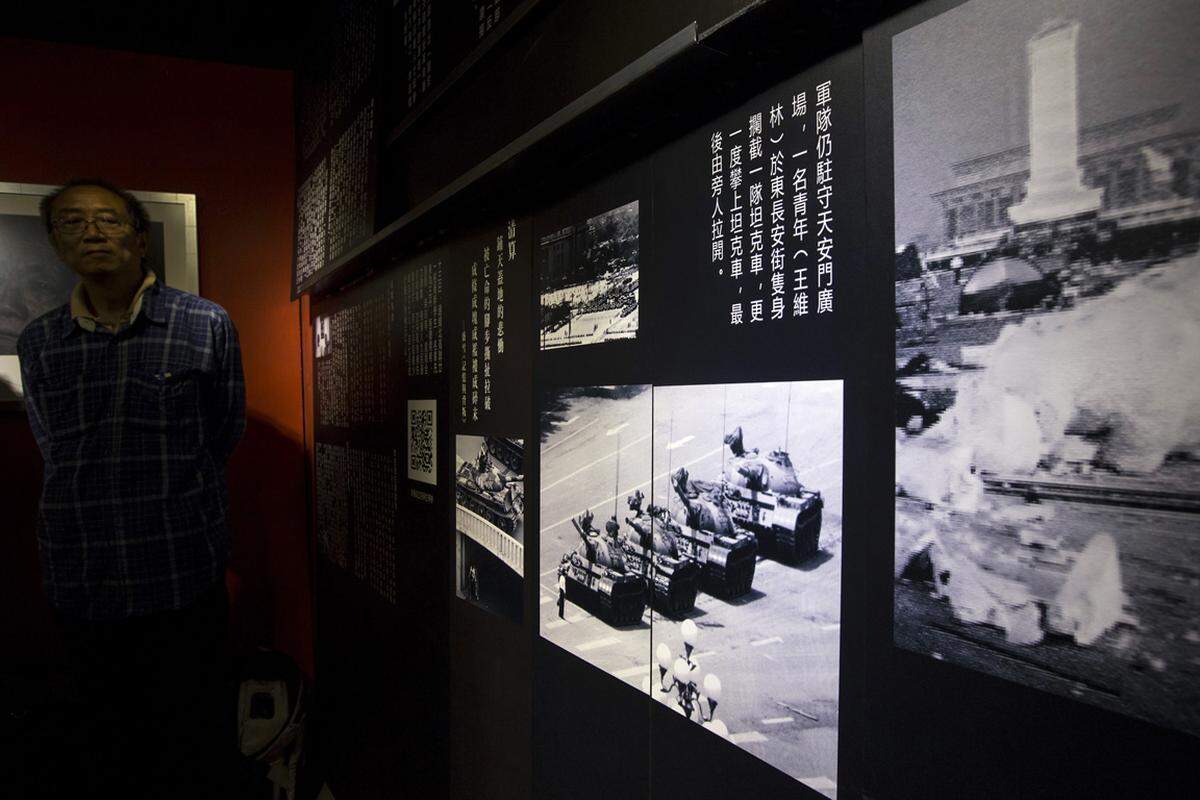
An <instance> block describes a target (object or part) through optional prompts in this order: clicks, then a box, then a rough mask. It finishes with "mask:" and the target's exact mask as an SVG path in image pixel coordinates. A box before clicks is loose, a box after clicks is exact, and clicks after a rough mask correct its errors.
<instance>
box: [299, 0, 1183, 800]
mask: <svg viewBox="0 0 1200 800" xmlns="http://www.w3.org/2000/svg"><path fill="white" fill-rule="evenodd" d="M327 5H328V8H327V9H326V11H325V12H324V16H322V15H321V13H318V14H317V15H316V16H315V19H319V20H321V22H320V24H315V25H314V26H313V31H314V41H313V43H311V44H310V48H311V49H310V52H312V53H320V52H322V50H323V49H324V50H325V51H328V52H332V53H335V54H340V55H338V56H337V57H335V58H333V59H332V63H331V64H330V65H328V66H327V68H324V69H315V70H309V69H308V67H310V66H311V64H310V62H305V64H303V65H302V66H301V68H300V69H298V72H297V107H298V114H297V142H298V147H297V150H298V156H299V157H298V158H297V165H296V166H297V186H298V192H297V208H296V214H297V220H298V224H297V228H296V230H297V246H296V253H297V261H296V272H295V275H294V277H293V285H292V288H293V292H295V293H297V294H309V295H311V297H312V303H313V312H312V316H313V321H314V329H313V336H314V339H313V340H312V341H311V342H308V343H306V347H311V353H312V358H311V360H306V366H308V365H311V373H312V375H313V385H314V392H313V393H314V396H315V402H314V414H313V420H314V428H313V441H314V462H313V474H314V489H315V491H314V496H313V505H314V514H315V526H314V538H315V545H316V548H317V555H316V557H315V563H314V586H315V592H316V595H317V601H318V602H317V616H316V621H315V629H316V657H317V662H318V670H319V672H320V674H321V676H322V684H321V686H320V687H319V692H318V700H319V705H320V710H321V713H322V718H323V721H324V722H325V723H327V724H326V726H325V727H324V735H325V736H327V737H328V738H326V739H325V741H324V744H325V745H327V746H326V747H325V748H324V755H325V757H326V766H327V771H326V774H325V777H326V778H327V780H328V782H329V785H330V787H331V788H332V789H333V790H334V792H335V793H336V794H337V795H338V796H339V797H343V796H344V797H364V798H365V797H374V796H380V795H382V794H386V793H404V792H405V790H415V788H416V787H417V786H424V787H426V791H425V793H426V794H428V795H430V796H433V795H437V796H444V795H446V794H448V795H449V796H451V797H512V798H523V797H575V798H583V797H596V798H609V797H613V796H629V797H644V796H652V797H656V798H664V797H710V796H738V795H746V794H751V795H755V796H759V797H771V798H775V797H815V796H819V795H820V796H826V797H842V798H899V797H914V798H915V797H929V796H945V797H997V798H1001V797H1003V798H1008V797H1055V798H1058V797H1089V798H1092V797H1108V796H1112V797H1131V796H1164V797H1166V796H1190V794H1189V791H1191V790H1187V789H1186V786H1187V785H1194V784H1195V782H1196V779H1195V776H1194V774H1193V773H1194V770H1193V769H1192V768H1191V766H1190V764H1192V763H1194V758H1195V754H1196V747H1197V743H1198V741H1200V740H1197V739H1196V738H1195V733H1196V731H1197V730H1198V729H1200V728H1198V727H1197V726H1198V725H1200V722H1198V717H1197V714H1196V712H1195V709H1197V708H1200V705H1198V704H1197V702H1196V698H1197V691H1198V687H1200V680H1198V679H1197V677H1198V676H1200V673H1198V672H1197V665H1200V655H1198V652H1200V651H1198V650H1197V646H1198V643H1200V634H1197V632H1196V630H1195V625H1194V619H1195V616H1196V608H1197V607H1198V604H1200V592H1198V591H1197V587H1200V579H1197V577H1196V573H1195V569H1194V564H1195V563H1196V559H1197V557H1198V556H1197V549H1196V548H1197V545H1196V542H1197V541H1198V540H1197V539H1196V538H1195V520H1196V517H1195V510H1196V508H1197V507H1198V506H1197V504H1196V494H1195V491H1194V485H1195V483H1194V481H1195V476H1196V475H1197V474H1198V473H1197V470H1198V469H1200V467H1198V466H1197V464H1198V463H1200V456H1198V455H1197V452H1196V449H1195V442H1196V441H1197V440H1198V438H1197V437H1200V433H1197V429H1196V424H1197V420H1200V415H1197V413H1196V407H1197V406H1196V402H1197V398H1196V395H1195V392H1194V387H1190V386H1189V387H1188V388H1187V389H1185V388H1184V387H1183V386H1182V385H1181V384H1180V383H1179V382H1178V375H1179V374H1181V373H1180V372H1179V370H1178V369H1177V368H1173V367H1172V364H1173V363H1178V364H1183V365H1185V366H1184V368H1183V373H1185V374H1191V373H1194V371H1195V370H1190V372H1189V369H1190V368H1189V367H1188V366H1186V365H1192V364H1194V363H1195V359H1196V358H1197V357H1198V353H1200V351H1197V349H1196V347H1195V342H1196V341H1197V340H1196V338H1195V330H1196V329H1195V326H1194V323H1193V320H1194V319H1195V318H1196V308H1197V307H1198V306H1197V304H1198V303H1200V282H1197V281H1196V279H1195V275H1196V271H1195V264H1196V261H1195V259H1196V252H1197V251H1198V250H1200V244H1198V243H1200V181H1198V180H1197V176H1198V175H1200V168H1198V166H1197V158H1198V157H1200V149H1198V147H1197V144H1196V136H1197V133H1196V131H1197V130H1198V127H1197V125H1198V122H1197V120H1198V119H1200V118H1198V117H1197V116H1196V114H1197V111H1196V109H1197V108H1200V104H1198V102H1197V96H1196V91H1195V86H1196V83H1195V81H1194V80H1192V79H1191V78H1192V77H1193V76H1195V75H1196V74H1197V69H1198V62H1197V59H1196V57H1195V56H1194V54H1193V52H1194V48H1190V47H1189V46H1188V45H1187V42H1186V41H1185V39H1186V37H1185V36H1184V34H1183V33H1182V32H1183V31H1184V30H1195V29H1196V25H1197V22H1198V20H1197V17H1196V10H1195V8H1194V5H1192V6H1189V4H1187V3H1185V2H1183V0H1154V2H1148V3H1146V4H1144V5H1143V6H1139V8H1138V9H1136V10H1132V9H1129V8H1127V7H1125V6H1124V5H1123V4H1121V3H1119V2H1116V1H1115V0H1107V1H1106V2H1100V0H994V1H993V0H967V1H966V2H963V0H928V1H927V2H923V3H919V4H918V3H911V2H907V3H905V2H896V3H887V2H876V3H872V2H867V3H824V4H801V3H789V2H784V1H783V0H777V2H762V3H738V2H730V3H725V2H713V3H696V4H687V3H673V2H663V3H655V4H646V3H641V4H638V3H627V2H613V3H600V2H590V1H589V0H578V2H552V1H551V0H546V2H531V1H527V2H524V3H515V4H510V3H501V2H493V1H491V0H487V1H485V0H478V1H477V2H470V3H468V2H465V1H464V2H454V3H452V2H446V3H441V2H438V3H432V2H428V1H427V0H401V1H400V2H396V3H391V4H387V3H373V2H371V0H330V2H329V3H328V4H327ZM914 6H915V7H914ZM471 9H473V10H474V11H476V12H478V20H479V27H478V38H477V39H475V38H474V35H473V33H472V25H471V24H466V25H465V28H464V27H463V26H462V23H463V20H462V19H461V16H462V14H463V13H465V11H467V10H471ZM456 14H458V16H457V17H456V16H455V15H456ZM372 15H374V16H372ZM369 20H374V22H370V21H369ZM466 22H467V23H471V19H470V18H469V16H468V18H467V20H466ZM372 26H373V27H372ZM1189 26H1190V27H1189ZM1149 41H1153V42H1157V43H1160V44H1161V46H1159V47H1155V48H1152V49H1147V48H1143V47H1140V43H1144V42H1149ZM464 42H466V44H464ZM347 43H349V44H351V45H353V47H346V45H347ZM347 54H349V55H347ZM1116 54H1131V55H1130V56H1129V57H1124V56H1117V55H1116ZM343 56H344V57H343ZM356 59H360V61H359V62H356ZM314 63H315V62H314ZM314 111H315V112H316V113H312V112H314ZM364 120H365V122H364ZM303 142H308V143H310V144H311V147H305V146H304V145H303V144H301V143H303ZM743 250H744V252H743ZM743 255H745V259H744V260H743ZM835 276H836V277H835ZM1189 331H1190V332H1189ZM1168 341H1170V342H1174V343H1175V344H1173V345H1167V344H1166V342H1168ZM1175 350H1179V351H1180V352H1179V353H1178V361H1177V362H1176V361H1173V359H1175V358H1176V356H1175V355H1174V353H1175ZM1165 353H1172V355H1170V356H1166V357H1164V354H1165ZM1095 387H1101V388H1095ZM1172 398H1174V399H1178V401H1179V402H1178V403H1177V404H1176V403H1175V402H1174V401H1173V400H1172ZM395 720H402V721H403V724H400V725H397V724H394V721H395ZM414 750H418V751H419V752H421V753H422V754H423V755H424V758H422V759H421V761H420V763H419V764H418V765H415V766H414V767H413V768H411V769H406V768H405V767H404V766H403V762H402V761H401V760H400V759H397V758H394V756H395V755H396V754H400V753H409V752H413V751H414ZM446 784H448V785H446ZM1191 793H1194V792H1191Z"/></svg>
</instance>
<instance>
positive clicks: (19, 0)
mask: <svg viewBox="0 0 1200 800" xmlns="http://www.w3.org/2000/svg"><path fill="white" fill-rule="evenodd" d="M5 6H6V8H5V9H4V13H3V15H2V16H0V35H4V36H13V37H17V38H22V39H39V40H43V41H51V42H63V43H69V44H79V45H88V46H91V47H103V48H107V49H111V50H130V51H133V52H138V53H154V54H157V55H167V56H177V57H180V58H193V59H198V60H201V61H220V62H225V63H229V64H244V65H249V66H256V67H272V68H276V69H291V68H292V67H293V66H294V64H295V53H296V50H297V48H296V42H297V41H298V40H299V39H300V37H301V33H300V31H301V30H302V20H304V19H305V18H306V17H307V9H308V7H309V6H308V4H307V3H304V2H296V1H295V0H292V2H283V0H108V2H105V1H104V0H92V2H81V1H80V0H62V1H59V0H15V1H14V2H9V3H5Z"/></svg>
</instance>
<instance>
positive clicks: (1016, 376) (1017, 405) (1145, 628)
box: [892, 0, 1200, 735]
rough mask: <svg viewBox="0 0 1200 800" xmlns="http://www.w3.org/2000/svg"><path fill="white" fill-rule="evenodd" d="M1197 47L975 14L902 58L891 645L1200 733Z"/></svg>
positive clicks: (1147, 32) (1077, 25)
mask: <svg viewBox="0 0 1200 800" xmlns="http://www.w3.org/2000/svg"><path fill="white" fill-rule="evenodd" d="M1197 29H1200V7H1197V6H1196V5H1195V4H1194V3H1189V2H1183V1H1182V0H1150V2H1146V3H1139V4H1137V5H1135V6H1131V5H1129V4H1124V3H1119V2H1113V1H1112V0H1100V1H1099V2H1091V1H1090V0H1089V1H1088V2H1082V0H1062V1H1060V2H1035V1H1034V0H1001V1H1000V2H983V0H972V2H968V3H965V4H963V5H961V6H959V7H957V8H955V9H953V10H951V11H948V12H946V13H944V14H942V15H940V16H937V17H934V18H933V19H931V20H929V21H927V22H925V23H922V24H920V25H917V26H915V27H913V28H910V29H908V30H906V31H904V32H902V33H900V34H898V35H896V36H895V37H894V38H893V40H892V67H893V123H894V135H895V172H894V189H895V248H896V249H895V270H896V272H895V303H896V306H895V308H896V320H895V322H896V354H895V355H896V361H895V363H896V387H895V396H896V422H895V426H896V486H895V488H896V528H895V537H896V539H895V571H894V575H895V628H894V637H895V642H896V644H897V645H899V646H900V647H903V648H905V649H909V650H913V651H916V652H920V653H924V654H927V655H929V656H931V657H933V658H937V659H939V660H944V661H947V662H950V663H954V664H957V665H960V666H963V667H967V668H970V669H975V670H979V671H982V672H986V673H989V674H992V675H995V676H998V677H1002V678H1005V679H1008V680H1012V681H1016V682H1019V683H1022V684H1025V685H1028V686H1032V687H1035V688H1038V689H1042V690H1045V691H1050V692H1054V693H1056V694H1060V695H1064V696H1067V697H1071V698H1075V699H1079V700H1082V701H1085V702H1089V703H1092V704H1094V705H1098V706H1101V707H1103V708H1107V709H1110V710H1113V711H1117V712H1120V713H1123V714H1127V715H1130V716H1134V717H1139V718H1142V719H1147V720H1150V721H1152V722H1155V723H1158V724H1162V725H1167V726H1170V727H1174V728H1177V729H1180V730H1184V731H1187V732H1189V733H1191V734H1193V735H1195V734H1197V733H1200V711H1198V709H1200V688H1198V687H1200V626H1197V625H1196V619H1197V618H1200V539H1198V538H1197V536H1196V533H1197V521H1198V519H1200V518H1198V517H1197V516H1196V514H1197V513H1198V512H1200V491H1197V489H1196V487H1197V485H1198V484H1197V479H1198V478H1200V463H1198V462H1200V390H1197V388H1196V381H1195V377H1194V376H1195V375H1196V373H1197V370H1198V369H1200V255H1198V254H1197V251H1198V242H1200V89H1198V88H1197V85H1196V83H1195V81H1194V80H1193V77H1192V76H1195V75H1196V74H1198V72H1200V56H1198V55H1197V53H1196V50H1195V47H1194V42H1193V33H1194V31H1196V30H1197ZM1148 42H1152V43H1153V46H1152V47H1147V46H1146V43H1148Z"/></svg>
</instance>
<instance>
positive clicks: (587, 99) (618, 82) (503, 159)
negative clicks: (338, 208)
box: [296, 22, 699, 295]
mask: <svg viewBox="0 0 1200 800" xmlns="http://www.w3.org/2000/svg"><path fill="white" fill-rule="evenodd" d="M698 41H699V40H698V38H697V33H696V23H695V22H692V23H690V24H689V25H688V26H687V27H685V28H683V29H682V30H680V31H679V32H678V33H676V34H674V35H672V36H671V37H669V38H668V39H666V40H665V41H663V42H662V43H661V44H659V45H657V46H655V47H654V48H653V49H651V50H649V51H648V52H646V53H645V54H644V55H642V56H641V57H640V58H638V59H637V60H635V61H633V62H632V63H630V64H629V65H628V66H626V67H624V68H623V69H621V70H620V71H618V72H616V73H614V74H613V75H611V76H610V77H608V78H606V79H605V80H604V81H602V82H600V83H599V84H597V85H596V86H594V87H592V88H591V89H589V90H588V91H587V92H585V93H584V94H582V95H580V96H579V97H578V98H576V99H575V100H573V101H572V102H571V103H569V104H567V105H566V106H564V107H563V108H561V109H560V110H558V111H557V112H555V113H554V114H553V115H551V116H550V117H547V118H546V119H545V120H543V121H542V122H541V123H539V124H538V125H536V126H534V127H533V128H531V129H530V130H528V131H526V132H525V133H524V134H522V135H521V136H519V137H517V138H516V139H514V140H513V141H512V142H510V143H509V144H508V145H507V146H505V147H504V148H502V149H501V150H499V151H497V152H496V153H494V154H493V155H492V156H490V157H489V158H487V159H485V160H483V161H482V162H480V163H479V164H478V165H477V166H476V167H475V168H473V169H471V170H469V171H468V172H466V173H465V174H463V175H462V176H460V177H459V178H457V179H456V180H454V181H452V182H451V183H449V184H448V185H447V186H446V187H444V188H443V189H441V190H440V191H438V192H437V193H435V194H434V195H433V196H431V197H430V198H429V199H428V200H426V201H424V202H423V203H421V204H420V205H418V206H417V207H416V208H414V209H413V210H412V211H409V212H408V213H407V214H404V215H403V216H401V217H400V218H399V219H397V220H396V221H394V222H392V223H391V224H389V225H387V226H386V227H384V228H382V229H381V230H380V231H379V232H378V233H376V234H375V235H374V236H372V237H371V238H370V239H367V240H366V241H364V242H362V243H360V244H359V245H358V246H357V247H355V248H354V249H353V250H351V251H350V252H349V253H347V254H346V255H344V256H342V257H341V258H339V259H338V260H337V261H335V262H332V263H331V264H330V265H329V266H328V267H326V268H325V270H323V274H318V275H314V276H313V277H312V278H310V279H309V280H308V281H305V282H304V283H301V284H300V285H299V286H298V287H297V288H296V293H297V295H299V294H304V293H312V294H314V295H319V294H324V293H326V292H329V291H331V290H333V289H336V288H338V287H340V286H341V285H343V284H345V283H346V282H348V281H350V280H351V279H352V278H353V277H355V276H356V275H357V274H358V273H359V272H362V271H364V270H366V269H369V268H370V266H372V265H371V263H370V261H371V259H370V257H369V256H370V254H372V251H374V250H375V249H376V248H377V247H378V246H379V245H380V244H382V243H383V242H385V241H390V242H399V241H402V240H405V239H408V238H412V237H409V236H408V234H409V233H411V232H413V231H415V230H417V228H418V226H417V224H416V223H418V222H422V221H425V220H427V219H428V218H429V217H430V216H431V212H433V211H435V210H437V209H438V208H439V207H441V206H443V205H445V204H446V203H447V202H448V201H449V200H451V199H452V198H454V197H455V196H457V195H458V194H460V193H461V192H463V191H464V190H466V189H468V188H469V187H471V186H473V185H475V184H478V183H480V182H481V181H482V180H483V179H484V178H486V177H487V176H489V175H491V174H493V173H496V172H497V171H499V170H500V169H501V168H503V167H504V166H506V165H508V164H510V163H512V162H513V161H515V160H516V159H517V158H519V157H521V156H522V155H524V154H526V153H529V152H531V151H535V150H536V149H540V146H542V145H544V144H545V143H546V142H547V141H550V140H552V138H553V136H554V135H555V134H556V133H558V132H559V131H561V130H562V129H563V128H565V127H566V126H567V125H569V124H570V123H572V122H574V121H576V120H578V119H579V118H581V117H582V116H584V115H585V114H588V113H592V112H595V111H598V110H600V109H602V108H605V107H607V106H609V105H610V104H613V103H615V102H616V101H617V100H618V99H619V98H620V97H621V95H622V94H623V93H624V92H625V91H626V90H628V89H629V88H630V87H632V86H634V85H635V84H638V83H640V82H641V81H642V80H645V79H647V78H648V77H650V76H651V75H653V74H654V73H655V72H656V71H657V70H659V69H660V68H661V67H663V66H664V65H665V64H667V63H669V62H671V61H674V60H675V59H676V58H677V57H678V56H680V55H682V54H684V53H686V52H688V51H690V50H692V49H693V48H695V47H697V46H698Z"/></svg>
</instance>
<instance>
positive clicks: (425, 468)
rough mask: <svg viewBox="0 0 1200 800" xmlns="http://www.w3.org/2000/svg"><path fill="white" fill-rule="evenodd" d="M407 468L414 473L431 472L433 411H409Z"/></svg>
mask: <svg viewBox="0 0 1200 800" xmlns="http://www.w3.org/2000/svg"><path fill="white" fill-rule="evenodd" d="M408 414H409V418H408V425H409V430H410V431H411V433H410V434H409V443H408V445H409V450H408V467H409V469H411V470H413V471H414V472H433V409H432V408H413V409H409V412H408Z"/></svg>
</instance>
